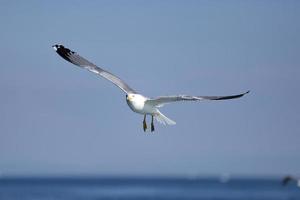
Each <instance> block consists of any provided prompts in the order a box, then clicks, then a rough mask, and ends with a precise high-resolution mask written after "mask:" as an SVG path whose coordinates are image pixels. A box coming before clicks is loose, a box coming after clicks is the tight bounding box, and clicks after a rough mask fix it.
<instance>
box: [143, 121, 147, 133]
mask: <svg viewBox="0 0 300 200" xmlns="http://www.w3.org/2000/svg"><path fill="white" fill-rule="evenodd" d="M143 129H144V132H145V131H146V130H147V123H146V122H145V121H143Z"/></svg>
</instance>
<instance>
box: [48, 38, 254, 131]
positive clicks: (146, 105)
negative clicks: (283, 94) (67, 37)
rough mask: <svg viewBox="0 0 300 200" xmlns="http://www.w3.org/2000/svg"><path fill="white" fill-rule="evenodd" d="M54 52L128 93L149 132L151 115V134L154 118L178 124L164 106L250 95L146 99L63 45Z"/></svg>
mask: <svg viewBox="0 0 300 200" xmlns="http://www.w3.org/2000/svg"><path fill="white" fill-rule="evenodd" d="M52 47H53V48H54V50H55V51H56V52H57V53H58V54H59V55H60V56H61V57H62V58H64V59H65V60H67V61H69V62H71V63H73V64H74V65H77V66H79V67H81V68H84V69H87V70H89V71H91V72H93V73H95V74H98V75H100V76H102V77H104V78H106V79H107V80H109V81H111V82H112V83H113V84H115V85H116V86H118V87H119V88H120V89H121V90H122V91H123V92H125V93H126V102H127V104H128V106H129V107H130V108H131V110H133V111H134V112H136V113H139V114H142V115H144V120H143V129H144V131H146V130H147V123H146V116H147V115H151V132H153V131H154V123H153V118H154V119H156V120H157V121H158V122H160V123H162V124H164V125H166V124H168V125H175V124H176V122H174V121H173V120H171V119H169V118H167V117H166V116H165V115H163V114H162V113H161V112H160V111H159V108H160V107H162V106H163V105H164V104H167V103H171V102H175V101H201V100H226V99H235V98H240V97H242V96H244V95H245V94H247V93H249V91H247V92H245V93H241V94H237V95H230V96H189V95H173V96H160V97H156V98H148V97H145V96H143V95H141V94H139V93H138V92H136V91H135V90H134V89H132V88H131V87H129V85H127V84H126V83H125V82H124V81H122V80H121V79H120V78H119V77H117V76H115V75H113V74H111V73H110V72H108V71H106V70H104V69H102V68H100V67H98V66H97V65H95V64H93V63H91V62H90V61H88V60H86V59H85V58H83V57H81V56H80V55H79V54H77V53H76V52H74V51H71V50H70V49H68V48H66V47H64V46H63V45H61V44H56V45H53V46H52Z"/></svg>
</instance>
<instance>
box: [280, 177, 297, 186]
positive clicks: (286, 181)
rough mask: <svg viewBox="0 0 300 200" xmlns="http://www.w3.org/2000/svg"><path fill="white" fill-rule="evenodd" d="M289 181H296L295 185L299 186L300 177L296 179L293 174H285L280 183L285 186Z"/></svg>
mask: <svg viewBox="0 0 300 200" xmlns="http://www.w3.org/2000/svg"><path fill="white" fill-rule="evenodd" d="M290 182H296V183H297V186H298V187H300V179H297V178H295V177H293V176H285V177H284V178H283V179H282V181H281V184H282V185H283V186H286V185H287V184H288V183H290Z"/></svg>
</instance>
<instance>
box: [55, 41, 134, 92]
mask: <svg viewBox="0 0 300 200" xmlns="http://www.w3.org/2000/svg"><path fill="white" fill-rule="evenodd" d="M52 47H53V48H54V49H55V51H56V53H58V55H60V56H61V57H62V58H64V59H65V60H67V61H69V62H71V63H73V64H74V65H77V66H79V67H81V68H84V69H87V70H89V71H91V72H93V73H95V74H98V75H100V76H102V77H104V78H106V79H107V80H109V81H111V82H112V83H113V84H115V85H116V86H118V87H119V88H120V89H121V90H123V91H124V92H125V93H126V94H128V93H136V92H135V90H133V89H132V88H131V87H129V86H128V85H127V84H126V83H125V82H124V81H122V80H121V79H120V78H119V77H117V76H115V75H113V74H111V73H110V72H108V71H105V70H104V69H101V68H100V67H98V66H96V65H95V64H93V63H91V62H90V61H88V60H86V59H85V58H83V57H81V56H80V55H79V54H77V53H76V52H74V51H71V50H70V49H68V48H65V47H64V46H63V45H59V44H56V45H53V46H52Z"/></svg>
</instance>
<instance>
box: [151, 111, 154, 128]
mask: <svg viewBox="0 0 300 200" xmlns="http://www.w3.org/2000/svg"><path fill="white" fill-rule="evenodd" d="M153 131H154V123H153V115H152V116H151V132H153Z"/></svg>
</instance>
